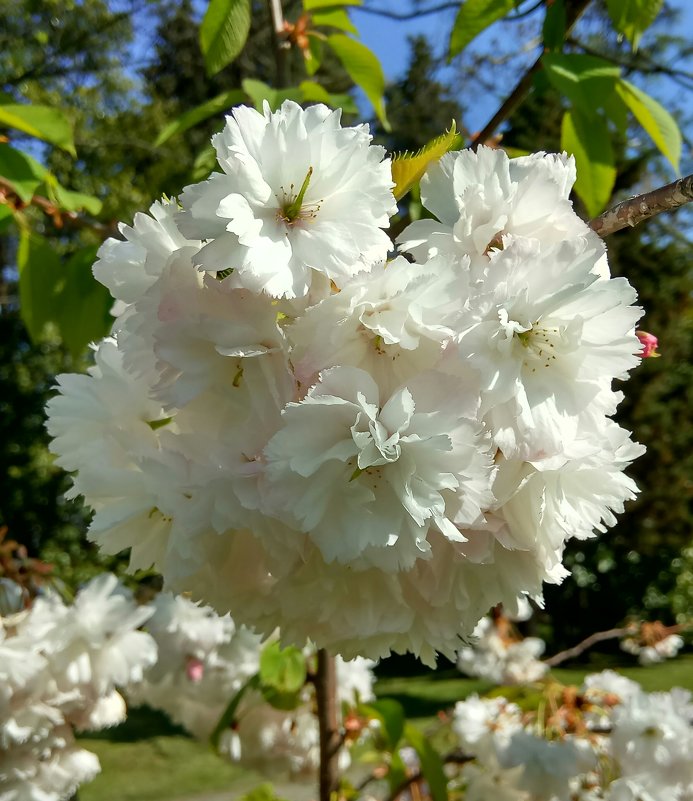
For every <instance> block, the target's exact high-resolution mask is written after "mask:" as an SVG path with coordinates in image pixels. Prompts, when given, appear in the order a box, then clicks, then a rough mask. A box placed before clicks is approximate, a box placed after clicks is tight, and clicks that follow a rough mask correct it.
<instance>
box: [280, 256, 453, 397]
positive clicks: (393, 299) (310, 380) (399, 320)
mask: <svg viewBox="0 0 693 801" xmlns="http://www.w3.org/2000/svg"><path fill="white" fill-rule="evenodd" d="M460 284H461V282H460V281H459V276H458V275H456V273H455V271H454V270H453V268H452V265H451V260H450V259H443V258H439V259H433V260H431V261H430V262H428V263H427V264H410V263H409V262H408V261H407V260H406V259H405V258H403V257H401V256H400V257H398V258H396V259H394V260H393V261H391V262H388V263H387V264H381V265H377V266H376V267H374V268H373V270H372V271H371V272H370V273H368V274H362V275H357V276H356V277H355V278H353V279H352V280H351V281H349V282H348V283H346V284H345V285H344V286H343V287H342V288H341V290H340V291H339V292H337V293H334V294H332V295H331V296H329V297H327V298H325V299H324V300H322V301H321V302H320V303H317V304H316V305H314V306H312V307H311V308H309V309H308V310H307V311H306V313H305V314H303V315H302V316H300V317H299V318H298V319H297V320H296V322H295V323H294V324H293V325H291V326H290V327H289V329H288V331H287V335H288V338H289V340H290V342H291V345H292V352H291V359H292V363H293V365H294V370H295V373H296V376H297V377H298V379H299V381H300V382H301V383H302V384H303V385H304V386H311V385H312V384H314V383H315V381H316V380H317V377H318V373H319V372H320V371H321V370H324V369H325V368H327V367H334V366H336V365H341V366H348V367H358V368H360V369H362V370H366V371H367V372H368V373H370V375H371V376H372V377H373V378H374V379H375V380H376V382H377V383H378V385H379V386H380V389H381V391H382V392H384V393H386V394H389V393H391V392H392V391H394V390H395V389H396V388H397V387H398V386H399V385H401V384H403V383H405V382H406V381H407V380H408V379H409V378H411V377H412V376H414V375H416V374H417V373H420V372H421V371H422V370H428V369H431V368H434V367H435V366H436V364H437V362H438V361H439V360H440V358H441V356H442V354H443V345H444V343H445V342H446V341H447V340H448V339H450V338H451V337H452V335H453V333H454V331H453V329H452V328H451V327H450V324H451V322H452V321H453V320H454V319H455V317H456V316H457V315H458V314H459V308H460V304H461V301H462V298H461V293H462V291H463V286H461V285H460Z"/></svg>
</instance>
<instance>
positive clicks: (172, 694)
mask: <svg viewBox="0 0 693 801" xmlns="http://www.w3.org/2000/svg"><path fill="white" fill-rule="evenodd" d="M152 605H153V606H154V610H155V611H154V614H153V615H152V617H151V619H150V620H149V621H148V623H147V624H146V628H147V630H148V631H149V633H150V634H151V635H152V636H153V637H154V639H155V641H156V643H157V646H158V648H159V660H158V662H157V663H156V665H153V666H152V667H150V668H149V669H148V670H147V671H146V672H145V674H144V678H143V680H142V681H138V682H135V683H133V684H131V685H130V686H129V687H128V688H127V692H126V694H127V698H128V703H129V704H134V705H139V704H147V705H148V706H150V707H153V708H155V709H160V710H162V711H164V712H166V714H167V715H168V716H169V717H170V718H171V720H173V721H175V722H176V723H178V724H180V725H181V726H183V727H184V728H185V729H186V730H187V731H189V732H190V733H191V734H193V735H194V736H195V737H196V738H198V739H199V740H202V741H203V742H207V741H208V740H209V739H210V737H211V735H212V733H213V732H214V730H215V728H216V727H217V724H218V723H219V720H220V719H221V717H222V714H223V713H224V710H225V709H226V707H227V704H228V703H229V702H230V701H231V700H232V699H233V698H234V697H235V696H236V694H237V693H239V691H241V689H242V688H243V687H244V685H246V683H247V682H248V680H249V679H250V678H251V677H253V676H255V675H256V674H257V673H258V670H259V668H260V653H261V649H262V647H263V645H266V643H264V644H263V643H262V642H261V638H260V637H259V636H258V635H256V634H253V633H252V632H251V631H249V630H248V629H246V628H245V627H243V626H236V625H234V622H233V620H231V618H230V617H229V616H228V615H225V616H223V617H220V616H219V615H217V614H216V613H215V612H214V611H213V610H212V609H211V608H209V607H204V606H199V605H197V604H195V603H193V602H192V601H190V600H188V599H187V598H184V597H182V596H178V597H174V596H172V595H170V594H169V593H161V594H159V595H158V596H157V597H156V598H155V599H154V601H153V602H152ZM304 653H305V657H306V659H308V660H310V658H311V656H314V653H315V649H311V648H306V649H304ZM336 667H337V701H338V705H339V708H340V709H341V708H342V704H347V705H350V706H353V705H354V704H356V703H357V702H364V701H369V700H371V699H372V697H373V682H374V677H373V673H372V667H373V663H372V662H370V661H368V660H366V659H361V658H357V659H355V660H353V661H352V662H345V661H343V660H342V659H339V658H338V659H337V666H336ZM292 707H293V708H291V709H279V708H277V707H276V706H273V705H271V704H270V703H268V701H267V700H266V699H265V698H264V697H263V695H262V693H261V692H260V690H259V689H257V688H252V689H247V690H245V691H244V692H243V693H242V696H241V697H240V701H239V704H238V706H237V708H236V709H235V712H234V715H233V721H231V722H230V723H229V725H228V726H227V727H225V728H224V731H223V732H221V736H220V737H219V750H220V751H221V753H222V754H223V755H225V756H227V757H229V758H230V759H231V760H233V761H234V762H238V763H239V764H241V765H242V766H243V767H245V768H249V769H254V770H257V771H258V772H260V773H262V774H263V775H265V776H268V777H283V778H293V779H301V778H309V779H311V780H312V779H314V778H315V775H316V771H317V768H318V764H319V756H320V753H319V731H318V721H317V717H316V716H315V699H314V688H313V686H312V684H310V683H307V684H305V685H304V687H303V688H302V690H301V691H300V698H299V699H298V703H297V704H296V705H295V706H293V705H292ZM348 764H349V752H348V750H347V749H342V751H341V752H340V767H341V768H342V769H343V768H346V767H347V766H348Z"/></svg>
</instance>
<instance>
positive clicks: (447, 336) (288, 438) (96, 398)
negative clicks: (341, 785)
mask: <svg viewBox="0 0 693 801" xmlns="http://www.w3.org/2000/svg"><path fill="white" fill-rule="evenodd" d="M213 143H214V146H215V148H216V152H217V156H218V163H219V167H220V169H221V171H220V172H215V173H213V174H212V176H211V177H210V178H209V179H208V180H206V181H203V182H200V183H198V184H195V185H192V186H189V187H186V188H185V189H184V191H183V193H182V194H181V196H180V198H179V199H177V200H176V199H172V200H163V201H161V202H157V203H155V204H154V205H153V206H152V207H151V209H150V213H149V214H137V215H136V216H135V220H134V223H133V225H132V226H122V227H121V233H122V236H123V239H121V240H116V239H109V240H108V241H106V242H105V243H104V245H103V246H102V247H101V249H100V251H99V257H98V261H97V263H96V264H95V266H94V274H95V276H96V277H97V279H98V280H99V281H101V282H102V283H104V284H105V285H106V286H107V287H108V288H109V289H110V291H111V292H112V294H113V296H114V298H115V299H116V304H115V307H114V312H115V314H116V315H117V316H116V319H115V322H114V326H113V332H112V337H111V338H109V339H107V340H105V341H103V342H101V343H100V344H99V345H98V346H96V349H95V364H94V366H93V367H92V368H91V369H90V371H89V375H63V376H61V377H60V378H59V395H58V396H57V397H55V398H54V399H53V400H51V402H50V403H49V406H48V411H49V422H48V428H49V431H50V433H51V435H52V436H53V444H52V449H53V451H54V452H55V453H56V454H57V456H58V459H57V463H58V464H59V465H61V466H62V467H64V468H65V469H66V470H70V471H76V472H75V475H74V478H73V481H74V486H73V489H72V494H73V495H75V496H76V495H83V496H84V498H85V499H86V502H87V503H88V504H89V505H90V506H91V507H92V508H93V509H94V512H95V514H94V518H93V521H92V524H91V529H90V536H91V538H92V539H93V540H95V541H96V542H97V543H99V545H100V546H101V547H102V548H103V549H104V550H106V551H107V552H109V553H117V552H119V551H121V550H122V549H123V548H128V547H129V548H131V567H132V568H133V569H136V568H139V567H144V568H148V567H150V566H152V565H154V566H155V567H156V569H157V570H159V571H160V572H161V573H162V575H163V576H164V581H165V585H166V587H167V588H168V589H169V590H171V591H173V592H189V593H190V594H191V595H192V597H193V598H195V599H199V600H202V601H203V602H205V603H207V604H210V605H211V606H213V607H214V608H215V609H216V610H217V611H218V612H219V613H220V614H225V613H227V612H230V613H231V615H232V616H233V618H234V620H236V621H237V622H239V623H240V622H242V623H244V624H247V625H250V626H252V627H254V628H255V629H256V630H257V631H258V632H260V633H261V634H263V635H264V636H269V635H270V634H271V633H272V632H273V631H274V630H275V628H276V627H277V626H279V627H280V629H281V635H282V638H283V641H285V642H290V643H293V644H295V645H296V646H298V647H302V646H303V644H304V643H305V642H306V640H307V639H311V640H312V641H313V642H315V643H316V645H317V646H318V647H321V648H323V647H324V648H327V649H329V650H330V651H331V652H333V653H341V654H342V655H343V656H344V657H345V658H348V659H349V658H353V657H355V656H357V655H362V656H367V657H371V658H378V657H381V656H385V655H387V654H388V653H390V652H391V651H396V652H405V651H411V652H413V653H415V654H417V655H419V656H420V657H421V658H422V659H423V660H425V661H426V662H428V663H433V662H434V661H435V654H436V651H439V652H442V653H444V654H446V655H448V656H449V657H451V658H454V655H455V653H456V651H457V650H458V648H459V646H460V638H461V637H465V636H467V635H469V634H470V633H471V632H472V631H473V629H474V627H475V626H476V624H477V622H478V621H479V619H480V618H481V616H482V615H483V614H484V613H486V612H487V611H488V610H489V608H491V607H492V606H494V605H496V604H498V603H500V602H502V603H503V604H504V605H505V607H506V608H507V609H508V610H513V608H515V607H517V605H518V604H519V603H520V602H521V601H522V599H523V598H524V597H525V596H529V597H531V598H533V599H534V600H535V601H536V602H537V603H541V596H542V584H543V583H544V582H553V583H556V582H560V581H561V580H562V579H563V578H564V576H565V575H566V571H565V569H564V568H563V566H562V564H561V559H562V554H563V550H564V547H565V544H566V542H567V541H568V540H569V539H571V538H578V539H585V538H588V537H592V536H594V535H595V533H596V532H598V531H604V530H605V528H606V527H607V526H609V525H612V524H613V522H614V519H615V518H614V512H620V511H622V509H623V504H624V502H625V501H627V500H628V499H631V498H633V497H634V494H635V492H636V487H635V485H634V483H633V481H632V480H631V479H629V478H628V477H627V476H626V475H625V474H624V472H623V471H624V469H625V468H626V467H627V465H628V464H629V463H630V462H631V460H632V459H634V458H635V457H636V456H638V454H640V453H641V452H642V448H641V447H640V446H639V445H637V444H634V443H633V442H632V441H631V439H630V435H629V432H627V431H625V430H624V429H622V428H620V427H619V426H618V424H616V423H615V422H614V421H613V420H612V415H613V414H614V412H615V410H616V407H617V404H618V403H619V401H620V399H621V394H620V393H619V392H618V391H614V389H613V388H612V381H613V379H615V378H621V379H622V378H625V377H626V376H627V372H628V370H630V369H631V368H632V367H634V366H635V365H636V364H638V362H639V361H640V358H641V352H642V345H641V343H640V341H639V340H638V338H637V337H636V335H635V323H636V321H637V320H638V319H639V317H640V316H641V310H640V309H638V308H637V307H635V306H633V303H634V301H635V292H634V290H633V289H632V288H631V287H630V285H629V284H628V282H627V281H626V280H625V279H623V278H610V277H609V268H608V264H607V260H606V255H605V249H604V245H603V243H602V241H601V240H600V239H599V238H598V237H597V236H596V235H595V234H594V233H593V232H592V231H591V230H590V229H589V228H588V227H587V225H586V224H585V223H584V222H582V221H581V220H580V219H579V218H578V216H577V215H576V214H575V212H574V211H573V209H572V205H571V203H570V201H569V199H568V195H569V192H570V189H571V186H572V184H573V182H574V180H575V168H574V163H573V160H572V159H570V158H568V157H566V156H565V155H547V154H543V153H539V154H535V155H532V156H528V157H524V158H517V159H512V160H509V159H508V157H507V155H506V154H505V153H504V152H502V151H500V150H493V149H489V148H483V147H481V148H479V150H478V151H477V152H471V151H461V152H454V153H449V154H447V155H446V156H444V157H443V158H442V159H441V160H440V162H438V163H436V164H434V165H432V166H431V167H430V168H429V170H428V173H427V175H426V176H425V177H424V178H423V179H422V181H421V196H422V201H423V204H424V206H425V207H426V209H427V210H428V211H429V212H430V213H431V214H432V215H435V217H436V218H437V219H425V220H419V221H417V222H415V223H413V224H412V225H411V226H410V227H409V228H407V229H406V230H405V231H404V232H403V233H402V234H401V235H400V237H399V240H398V242H399V246H400V250H401V251H402V253H406V254H408V255H398V256H396V257H393V255H392V253H390V251H391V248H392V244H391V242H390V239H389V238H388V236H387V234H386V232H385V230H384V229H386V228H387V226H388V221H389V218H390V217H391V216H392V215H393V214H394V213H395V211H396V208H397V207H396V204H395V200H394V197H393V194H392V186H393V184H392V179H391V168H390V162H389V160H388V159H385V158H384V155H385V154H384V151H383V149H382V148H380V147H375V146H373V145H371V144H370V136H369V133H368V129H367V126H357V127H353V128H342V127H341V126H340V115H339V112H338V111H330V110H329V109H327V108H326V107H325V106H320V105H317V106H312V107H310V108H308V109H305V110H304V109H301V108H300V107H299V106H297V105H296V104H294V103H291V102H289V101H287V102H285V103H284V104H283V105H282V106H281V108H280V109H279V110H278V111H276V112H274V113H271V112H270V110H269V108H266V109H265V112H264V114H260V113H258V112H256V111H253V110H251V109H248V108H243V107H241V108H236V109H235V110H234V112H233V116H231V117H228V118H227V121H226V126H225V128H224V130H223V131H222V132H221V133H220V134H218V135H217V136H215V137H214V140H213Z"/></svg>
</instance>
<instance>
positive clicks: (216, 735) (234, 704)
mask: <svg viewBox="0 0 693 801" xmlns="http://www.w3.org/2000/svg"><path fill="white" fill-rule="evenodd" d="M259 683H260V678H259V676H258V675H257V674H255V675H254V676H251V677H250V678H249V679H248V681H246V683H245V684H244V685H243V686H242V687H241V689H240V690H239V691H238V692H237V693H236V694H235V695H234V696H233V698H232V699H231V700H230V701H229V703H228V704H227V705H226V709H225V710H224V711H223V713H222V715H221V717H220V718H219V722H218V723H217V725H216V726H215V727H214V731H213V732H212V733H211V734H210V736H209V742H210V745H211V746H212V748H213V749H214V750H215V751H218V750H219V740H220V739H221V735H222V734H223V733H224V732H225V731H226V729H229V728H231V726H232V725H233V722H234V720H235V718H236V710H237V709H238V705H239V704H240V703H241V699H242V698H243V696H244V695H245V694H246V692H247V691H248V690H250V689H256V688H257V687H258V685H259Z"/></svg>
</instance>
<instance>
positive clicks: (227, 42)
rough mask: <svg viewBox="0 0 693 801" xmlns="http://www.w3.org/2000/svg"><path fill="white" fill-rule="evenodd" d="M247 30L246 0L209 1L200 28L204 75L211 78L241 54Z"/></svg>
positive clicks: (247, 0) (248, 10)
mask: <svg viewBox="0 0 693 801" xmlns="http://www.w3.org/2000/svg"><path fill="white" fill-rule="evenodd" d="M249 31H250V0H209V5H208V6H207V11H206V12H205V15H204V17H203V18H202V24H201V25H200V47H201V49H202V55H203V56H204V59H205V67H206V69H207V75H210V76H211V75H215V74H216V73H217V72H219V70H222V69H223V68H224V67H225V66H226V65H227V64H230V63H231V62H232V61H233V60H234V58H236V56H237V55H238V54H239V53H240V52H241V50H242V49H243V45H244V44H245V42H246V39H247V38H248V33H249Z"/></svg>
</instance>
